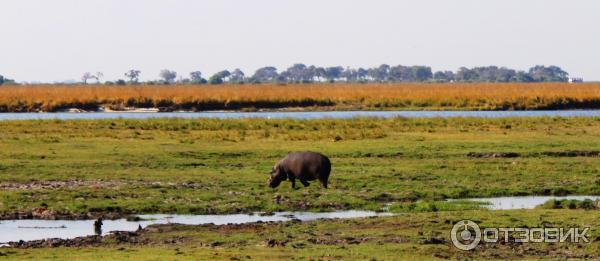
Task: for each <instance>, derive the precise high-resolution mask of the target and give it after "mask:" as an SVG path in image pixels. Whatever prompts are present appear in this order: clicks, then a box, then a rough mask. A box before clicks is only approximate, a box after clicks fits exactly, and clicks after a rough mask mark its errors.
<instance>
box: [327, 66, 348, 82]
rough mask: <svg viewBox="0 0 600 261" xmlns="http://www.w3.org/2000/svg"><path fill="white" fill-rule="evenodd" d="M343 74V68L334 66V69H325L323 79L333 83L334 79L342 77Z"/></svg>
mask: <svg viewBox="0 0 600 261" xmlns="http://www.w3.org/2000/svg"><path fill="white" fill-rule="evenodd" d="M343 73H344V67H342V66H335V67H327V68H325V78H327V80H328V81H330V82H335V80H336V79H339V78H340V77H342V74H343Z"/></svg>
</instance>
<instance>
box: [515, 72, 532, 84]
mask: <svg viewBox="0 0 600 261" xmlns="http://www.w3.org/2000/svg"><path fill="white" fill-rule="evenodd" d="M513 81H515V82H533V78H532V77H531V75H529V73H526V72H524V71H518V72H517V74H516V75H515V78H514V80H513Z"/></svg>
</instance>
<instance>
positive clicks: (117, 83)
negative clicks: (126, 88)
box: [115, 79, 127, 85]
mask: <svg viewBox="0 0 600 261" xmlns="http://www.w3.org/2000/svg"><path fill="white" fill-rule="evenodd" d="M115 84H116V85H127V82H126V81H125V80H123V79H118V80H117V81H116V82H115Z"/></svg>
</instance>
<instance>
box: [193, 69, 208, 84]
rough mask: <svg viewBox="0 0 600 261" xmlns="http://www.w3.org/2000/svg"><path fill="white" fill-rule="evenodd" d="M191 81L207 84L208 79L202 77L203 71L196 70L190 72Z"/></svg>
mask: <svg viewBox="0 0 600 261" xmlns="http://www.w3.org/2000/svg"><path fill="white" fill-rule="evenodd" d="M190 82H191V83H193V84H205V83H207V81H206V79H204V78H202V72H200V71H195V72H191V73H190Z"/></svg>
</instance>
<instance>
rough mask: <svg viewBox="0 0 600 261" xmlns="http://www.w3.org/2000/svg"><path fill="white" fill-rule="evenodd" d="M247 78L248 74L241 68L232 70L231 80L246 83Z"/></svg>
mask: <svg viewBox="0 0 600 261" xmlns="http://www.w3.org/2000/svg"><path fill="white" fill-rule="evenodd" d="M245 80H246V75H245V74H244V72H242V70H240V69H235V70H233V72H231V75H230V76H229V81H230V82H232V83H244V81H245Z"/></svg>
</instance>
